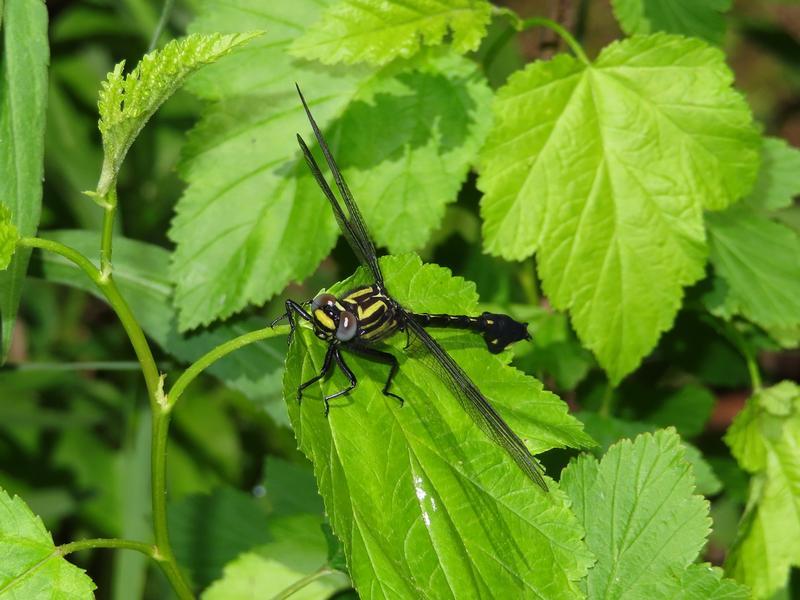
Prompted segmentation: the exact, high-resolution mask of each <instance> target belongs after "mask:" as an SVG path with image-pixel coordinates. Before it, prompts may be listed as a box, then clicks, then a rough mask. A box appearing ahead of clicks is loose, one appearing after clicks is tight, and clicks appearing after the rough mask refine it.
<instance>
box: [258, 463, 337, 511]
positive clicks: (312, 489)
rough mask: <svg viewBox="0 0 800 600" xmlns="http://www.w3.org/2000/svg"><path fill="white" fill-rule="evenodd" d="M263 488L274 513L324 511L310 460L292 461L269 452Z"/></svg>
mask: <svg viewBox="0 0 800 600" xmlns="http://www.w3.org/2000/svg"><path fill="white" fill-rule="evenodd" d="M264 488H265V491H266V498H267V501H268V503H269V507H270V512H271V514H273V515H294V514H298V513H307V514H318V515H321V514H323V512H324V509H323V507H322V498H320V497H319V492H318V491H317V483H316V481H314V473H313V471H312V470H311V464H310V463H308V462H306V461H303V463H300V464H298V463H290V462H287V461H284V460H281V459H279V458H276V457H274V456H268V457H267V460H266V464H265V467H264Z"/></svg>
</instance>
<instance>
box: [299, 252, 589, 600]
mask: <svg viewBox="0 0 800 600" xmlns="http://www.w3.org/2000/svg"><path fill="white" fill-rule="evenodd" d="M381 265H382V267H383V269H384V271H385V275H386V282H387V286H388V289H389V291H390V292H391V293H392V294H393V296H394V297H395V298H396V299H397V300H398V301H399V302H400V303H401V304H402V305H404V306H408V307H409V308H411V309H413V310H418V311H422V310H429V311H432V312H443V311H450V312H455V313H466V314H469V313H474V312H475V310H476V301H477V298H476V296H475V291H474V287H473V286H471V285H467V284H466V283H465V282H464V281H463V280H461V279H459V278H452V277H451V276H450V275H449V273H448V272H447V270H445V269H442V268H439V267H436V266H433V265H426V266H424V267H423V266H422V265H421V263H420V261H419V259H418V258H417V257H415V256H410V255H406V256H402V257H387V258H384V259H383V260H382V261H381ZM365 281H367V278H366V275H365V273H363V272H361V271H359V273H358V274H357V275H356V276H355V277H353V278H351V279H349V280H347V281H345V282H343V283H341V284H339V285H338V286H336V288H334V289H333V290H331V291H332V292H333V293H338V292H342V291H344V289H345V288H347V287H349V286H352V285H356V284H358V283H363V282H365ZM437 337H438V339H439V340H440V341H441V342H442V344H443V345H444V346H445V348H446V349H447V350H448V352H450V354H451V355H452V356H453V358H454V359H455V360H456V361H457V362H458V363H459V364H460V365H461V366H462V367H463V368H464V369H465V371H466V372H467V373H468V374H469V375H470V376H471V377H472V378H473V380H474V381H476V382H477V383H478V385H479V386H480V388H481V390H482V391H483V392H484V393H485V394H486V395H487V397H488V398H490V400H491V401H492V403H493V404H494V405H495V406H496V407H497V409H498V410H499V411H500V412H501V413H502V414H503V416H504V417H505V418H506V419H507V421H508V422H509V424H510V425H511V426H512V427H513V428H514V429H515V430H516V431H517V433H518V434H520V436H521V437H522V438H523V439H524V440H525V441H526V442H527V444H528V447H529V448H530V449H531V450H532V451H533V452H542V451H544V450H547V449H548V448H552V447H556V446H562V447H563V446H572V447H580V446H588V445H590V444H591V443H592V441H591V439H590V438H589V437H588V436H586V434H585V433H584V432H583V430H582V427H581V425H580V424H579V422H578V421H576V420H575V419H574V418H573V417H571V416H569V415H568V414H567V409H566V405H565V404H564V403H563V402H562V401H561V400H559V399H558V398H557V397H555V396H554V395H553V394H551V393H549V392H546V391H545V390H543V389H542V385H541V384H540V383H539V382H538V381H536V380H534V379H531V378H529V377H527V376H525V375H523V374H522V373H520V372H519V371H516V370H515V369H513V368H511V367H509V366H507V365H505V364H504V362H505V361H507V360H508V359H509V356H508V355H501V356H499V357H496V356H492V355H489V354H488V353H487V352H486V349H485V345H484V344H483V342H482V340H480V338H479V337H478V336H475V335H472V334H467V333H461V334H459V333H453V332H450V333H449V334H447V333H443V334H442V335H441V336H439V335H437ZM405 341H406V340H405V337H404V336H402V335H398V336H395V339H394V340H393V342H392V348H391V350H392V351H393V353H395V354H396V355H397V356H398V358H399V360H400V370H399V372H398V375H397V377H396V378H395V382H394V384H393V391H394V392H395V393H397V394H399V395H400V396H401V397H403V398H404V399H405V403H404V405H403V406H402V407H401V406H400V405H399V403H398V402H397V400H395V399H394V398H389V397H386V396H384V395H383V394H382V393H381V388H382V387H383V384H384V381H385V379H386V376H387V375H388V372H387V369H386V366H385V365H382V364H379V363H374V362H371V361H368V360H360V359H358V358H357V357H351V355H350V354H347V353H346V355H345V358H346V360H347V361H348V363H349V364H350V365H351V367H352V368H353V370H354V372H355V374H356V376H357V377H358V386H357V388H356V389H355V390H354V391H353V392H352V393H351V394H349V395H348V396H346V397H342V398H340V399H338V400H333V401H332V402H331V410H330V415H329V416H328V418H325V416H324V415H323V407H322V403H321V401H320V395H321V394H322V393H323V392H325V393H332V392H334V391H336V390H338V389H341V388H342V387H344V385H345V379H344V377H343V375H342V374H341V373H339V372H337V373H336V374H334V375H333V376H332V377H330V378H329V379H328V380H327V381H326V382H325V383H323V384H322V385H319V384H317V385H314V386H312V387H310V388H308V389H307V390H306V394H305V396H304V400H303V402H302V404H298V403H297V402H296V401H295V393H296V390H297V387H298V385H299V384H300V383H301V382H302V381H305V380H307V379H309V378H311V376H312V375H314V374H315V373H317V372H318V371H319V369H320V367H321V364H322V359H323V356H324V353H325V344H323V343H321V342H320V341H319V340H318V339H317V338H316V337H315V336H314V335H313V334H312V333H311V331H310V330H309V329H308V328H307V327H300V328H299V330H298V332H297V335H296V337H295V341H294V343H293V344H292V347H291V349H290V352H289V357H288V359H287V369H286V376H285V384H284V390H285V395H286V397H287V399H288V404H289V415H290V418H291V420H292V424H293V426H294V430H295V433H296V434H297V437H298V440H299V443H300V448H301V449H302V450H303V452H305V453H306V454H307V455H308V456H309V457H310V458H311V459H312V461H313V462H314V472H315V475H316V477H317V481H318V483H319V486H320V491H321V493H322V496H323V499H324V500H325V507H326V510H327V513H328V515H329V517H330V519H331V525H332V527H333V530H334V531H335V533H336V534H337V536H338V537H339V538H340V539H341V540H342V542H343V543H344V547H345V555H346V558H347V564H348V568H349V572H350V574H351V577H352V579H353V581H354V583H355V586H356V588H357V589H358V591H359V594H360V595H361V597H362V598H385V597H398V596H409V597H425V598H452V597H456V598H476V597H492V596H493V595H495V593H496V591H497V590H503V593H504V594H505V595H507V596H508V597H514V598H527V597H547V598H554V599H555V598H570V599H574V598H576V597H579V593H578V589H577V586H576V581H577V580H578V579H579V578H580V577H581V576H583V575H584V574H585V573H586V568H587V566H588V565H589V563H590V562H591V561H590V555H589V554H587V552H586V551H585V548H584V547H583V544H582V542H581V537H582V531H581V529H580V527H578V526H577V524H576V522H575V520H574V517H573V515H572V513H571V512H570V511H569V509H568V507H567V504H566V502H565V498H564V495H563V494H562V493H561V492H560V491H559V490H558V487H557V486H556V484H555V483H552V482H551V484H550V485H551V490H550V492H549V493H546V492H543V491H542V490H541V489H540V488H538V487H537V486H536V485H535V484H534V483H533V482H531V481H530V480H529V479H528V478H527V477H526V476H525V474H523V473H522V471H520V470H519V468H518V467H517V466H516V464H515V463H514V462H513V460H512V459H511V458H509V456H508V455H507V454H506V453H505V452H504V451H503V450H502V449H501V448H499V447H498V446H496V445H495V444H493V443H492V442H491V441H490V440H489V439H488V438H487V437H486V436H485V435H484V434H483V433H482V432H481V430H480V429H478V428H477V427H476V426H475V424H474V423H473V422H472V421H471V420H470V419H469V417H468V416H467V415H466V414H465V413H464V411H463V410H462V409H461V408H460V406H459V404H458V402H457V400H456V399H455V398H454V397H453V395H452V394H451V392H450V391H449V390H448V388H447V387H446V386H445V384H444V383H443V382H442V381H441V380H440V379H439V378H438V377H437V375H436V373H435V372H433V371H431V370H430V369H429V368H428V367H427V366H426V365H425V364H424V362H423V361H419V360H417V359H414V358H410V357H408V356H407V355H405V354H404V353H403V351H402V348H403V346H404V344H405Z"/></svg>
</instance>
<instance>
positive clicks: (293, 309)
mask: <svg viewBox="0 0 800 600" xmlns="http://www.w3.org/2000/svg"><path fill="white" fill-rule="evenodd" d="M298 316H299V317H300V318H301V319H305V320H306V321H309V322H312V317H311V315H310V314H308V313H307V312H306V310H305V309H304V308H303V305H302V304H298V303H297V302H295V301H294V300H287V301H286V312H285V313H283V314H282V315H281V316H280V317H278V318H277V319H275V320H274V321H272V323H271V324H270V326H271V327H275V324H276V323H278V322H279V321H281V320H283V319H289V335H288V336H287V337H286V344H287V345H289V346H291V344H292V338H293V337H294V330H295V328H296V327H297V317H298Z"/></svg>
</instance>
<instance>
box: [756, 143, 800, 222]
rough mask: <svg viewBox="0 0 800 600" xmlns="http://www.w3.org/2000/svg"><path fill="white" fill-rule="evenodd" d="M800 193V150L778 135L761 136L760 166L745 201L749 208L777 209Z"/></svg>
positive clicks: (787, 204)
mask: <svg viewBox="0 0 800 600" xmlns="http://www.w3.org/2000/svg"><path fill="white" fill-rule="evenodd" d="M797 195H800V150H798V149H797V148H795V147H794V146H790V145H789V144H788V142H786V140H784V139H781V138H774V137H768V138H764V143H763V145H762V147H761V168H760V169H759V170H758V179H756V184H755V185H754V186H753V190H752V191H751V192H750V194H749V195H748V196H747V198H746V199H745V202H746V203H747V204H748V205H749V206H752V207H753V208H759V209H764V210H777V209H779V208H786V207H787V206H791V205H792V201H793V200H794V198H795V196H797Z"/></svg>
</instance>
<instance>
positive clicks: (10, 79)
mask: <svg viewBox="0 0 800 600" xmlns="http://www.w3.org/2000/svg"><path fill="white" fill-rule="evenodd" d="M0 21H2V22H3V25H4V27H3V28H2V30H0V34H2V40H0V44H2V45H0V140H2V147H3V151H2V152H0V203H3V204H5V205H6V206H7V207H8V208H9V209H10V211H11V215H12V217H11V218H12V223H13V226H14V227H15V228H16V230H17V232H18V234H19V235H21V236H29V235H34V234H35V233H36V228H37V227H38V225H39V215H40V213H41V206H42V171H43V167H42V165H43V157H44V130H45V110H46V108H47V61H48V60H49V49H48V43H47V9H46V8H45V4H44V2H42V1H41V0H29V1H28V2H6V3H5V4H3V3H0ZM8 235H9V230H8V229H6V230H5V231H3V232H1V233H0V240H2V241H0V245H2V246H3V249H2V250H0V264H2V263H3V262H5V260H6V259H7V258H8V257H7V256H6V250H5V248H6V247H7V244H8V242H7V239H8V237H7V236H8ZM29 259H30V250H25V249H22V250H20V251H19V252H16V253H15V254H14V256H13V257H11V262H10V264H9V265H8V269H7V270H5V271H2V270H0V363H2V362H5V359H6V355H7V353H8V349H9V346H10V344H11V334H12V332H13V329H14V322H15V320H16V316H17V308H18V306H19V297H20V293H21V290H22V283H23V281H24V280H25V272H26V271H27V269H28V260H29Z"/></svg>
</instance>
